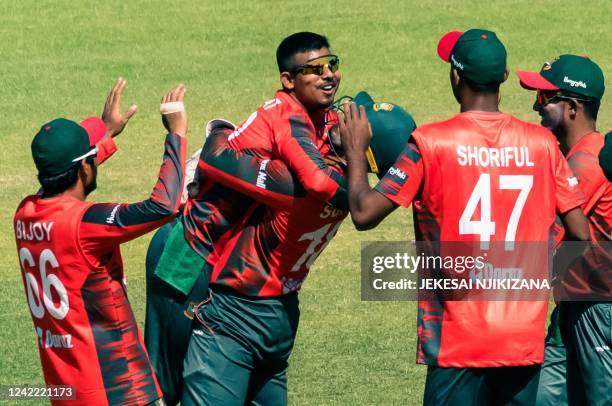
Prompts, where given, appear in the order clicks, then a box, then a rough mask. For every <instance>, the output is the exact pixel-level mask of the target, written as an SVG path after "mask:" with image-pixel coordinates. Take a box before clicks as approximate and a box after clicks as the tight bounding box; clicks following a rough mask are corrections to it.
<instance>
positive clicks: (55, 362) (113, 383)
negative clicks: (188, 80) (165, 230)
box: [13, 135, 185, 405]
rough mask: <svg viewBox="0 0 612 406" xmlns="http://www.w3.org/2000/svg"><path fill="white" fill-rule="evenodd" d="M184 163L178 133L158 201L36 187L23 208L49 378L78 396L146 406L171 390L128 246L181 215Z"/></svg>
mask: <svg viewBox="0 0 612 406" xmlns="http://www.w3.org/2000/svg"><path fill="white" fill-rule="evenodd" d="M184 165H185V140H184V139H183V138H181V137H178V136H175V135H168V137H167V138H166V147H165V154H164V159H163V164H162V166H161V171H160V175H159V179H158V181H157V184H156V186H155V188H154V189H153V192H152V194H151V197H150V198H149V199H148V200H145V201H143V202H140V203H134V204H125V203H93V202H86V201H81V200H78V199H75V198H73V197H70V196H67V195H62V196H58V197H52V198H42V197H41V196H39V195H33V196H28V197H27V198H25V199H24V200H23V201H22V202H21V204H20V205H19V207H18V208H17V212H16V213H15V217H14V222H13V224H14V227H15V238H16V241H17V252H18V255H19V260H20V264H21V270H22V277H23V283H24V286H25V292H26V296H27V301H28V305H29V308H30V311H31V314H32V321H33V322H34V328H35V331H36V334H37V338H38V347H39V352H40V358H41V363H42V368H43V373H44V377H45V381H46V383H47V385H72V386H74V387H75V390H76V397H77V403H76V404H83V405H92V404H96V405H104V404H134V405H136V404H148V403H150V402H153V401H155V400H156V399H158V398H159V397H161V392H160V390H159V388H158V385H157V382H156V380H155V376H154V373H153V369H152V367H151V364H150V362H149V358H148V355H147V352H146V350H145V347H144V343H143V340H142V336H141V334H140V331H139V329H138V326H137V323H136V320H135V319H134V314H133V313H132V309H131V307H130V304H129V301H128V297H127V293H126V286H125V276H124V272H123V263H122V259H121V252H120V250H119V245H120V244H121V243H124V242H127V241H129V240H132V239H134V238H136V237H138V236H140V235H143V234H145V233H147V232H149V231H151V230H153V229H155V228H157V227H159V226H160V225H162V224H164V223H166V222H168V221H170V220H172V218H173V217H174V215H175V214H176V213H177V211H178V207H179V204H180V196H181V191H182V187H183V185H182V183H183V174H184ZM53 403H57V404H61V403H62V402H60V401H54V402H53ZM72 403H74V402H72Z"/></svg>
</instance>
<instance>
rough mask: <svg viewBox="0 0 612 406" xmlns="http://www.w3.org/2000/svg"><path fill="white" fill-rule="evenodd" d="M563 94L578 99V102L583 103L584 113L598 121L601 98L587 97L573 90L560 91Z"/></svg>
mask: <svg viewBox="0 0 612 406" xmlns="http://www.w3.org/2000/svg"><path fill="white" fill-rule="evenodd" d="M559 93H560V94H562V95H563V96H566V97H572V98H575V99H577V100H576V102H578V103H581V104H582V106H583V107H584V114H585V115H586V116H587V118H588V119H590V120H593V121H597V114H598V113H599V105H600V100H597V99H593V98H591V97H585V96H582V95H580V94H577V93H572V92H559Z"/></svg>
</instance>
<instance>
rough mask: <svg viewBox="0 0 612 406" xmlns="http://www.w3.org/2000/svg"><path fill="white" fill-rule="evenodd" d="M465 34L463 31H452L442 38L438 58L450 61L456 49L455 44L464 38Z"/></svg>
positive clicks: (439, 43)
mask: <svg viewBox="0 0 612 406" xmlns="http://www.w3.org/2000/svg"><path fill="white" fill-rule="evenodd" d="M462 35H463V33H462V32H461V31H451V32H447V33H446V34H444V35H443V36H442V38H440V41H439V42H438V56H439V57H440V58H441V59H442V60H443V61H444V62H448V61H450V54H451V52H452V51H453V48H454V47H455V44H456V43H457V41H458V40H459V37H460V36H462Z"/></svg>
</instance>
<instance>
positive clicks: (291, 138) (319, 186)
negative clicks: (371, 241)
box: [273, 115, 348, 208]
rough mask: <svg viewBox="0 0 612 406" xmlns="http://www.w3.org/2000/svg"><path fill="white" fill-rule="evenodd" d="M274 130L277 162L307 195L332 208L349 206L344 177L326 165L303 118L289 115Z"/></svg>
mask: <svg viewBox="0 0 612 406" xmlns="http://www.w3.org/2000/svg"><path fill="white" fill-rule="evenodd" d="M273 128H274V129H275V138H276V146H277V148H278V153H279V156H280V159H282V160H283V162H285V163H286V164H287V166H288V167H289V169H290V170H291V171H292V172H293V173H294V174H295V175H296V177H297V179H298V181H299V182H300V184H301V185H302V186H303V187H304V189H305V190H306V192H308V193H309V194H311V195H312V196H313V197H314V198H316V199H317V200H319V201H322V202H329V203H330V204H332V205H333V206H335V207H338V208H346V207H348V194H347V181H346V178H345V177H344V176H342V175H341V174H339V173H338V172H336V171H334V170H333V169H332V168H330V167H328V166H327V164H326V163H325V161H324V160H323V157H322V156H321V153H320V152H319V150H318V149H317V147H316V146H315V145H314V143H313V139H315V134H313V133H312V128H311V126H309V125H308V124H307V123H306V120H305V119H304V117H301V116H298V115H292V116H290V117H289V119H288V121H287V120H286V119H284V120H283V121H280V120H279V121H277V122H275V123H274V124H273Z"/></svg>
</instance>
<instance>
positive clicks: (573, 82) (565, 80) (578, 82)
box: [563, 76, 587, 89]
mask: <svg viewBox="0 0 612 406" xmlns="http://www.w3.org/2000/svg"><path fill="white" fill-rule="evenodd" d="M563 83H568V84H569V85H570V86H571V87H581V88H583V89H586V88H587V84H586V83H584V82H583V81H582V80H572V79H570V78H568V77H567V76H566V77H564V78H563Z"/></svg>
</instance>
